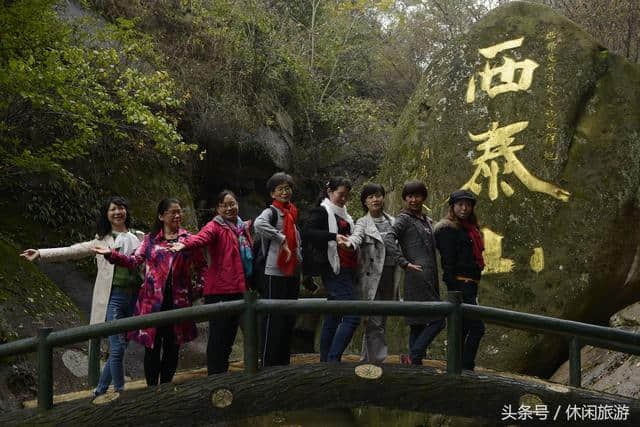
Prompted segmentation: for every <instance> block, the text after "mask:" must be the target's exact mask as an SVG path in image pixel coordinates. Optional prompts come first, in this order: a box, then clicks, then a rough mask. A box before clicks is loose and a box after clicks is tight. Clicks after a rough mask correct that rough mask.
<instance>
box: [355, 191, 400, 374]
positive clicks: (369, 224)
mask: <svg viewBox="0 0 640 427" xmlns="http://www.w3.org/2000/svg"><path fill="white" fill-rule="evenodd" d="M384 196H385V190H384V187H383V186H382V185H380V184H373V183H368V184H366V185H365V186H364V187H363V188H362V191H361V193H360V202H361V203H362V207H363V208H364V210H365V212H367V214H366V215H365V216H363V217H362V218H360V219H358V221H356V226H355V228H354V229H353V234H352V235H351V236H349V243H350V245H351V246H353V248H354V249H357V250H358V269H357V274H356V278H357V283H358V287H359V292H360V297H361V298H362V299H364V300H368V301H373V300H376V301H379V300H382V301H390V300H394V299H396V296H397V294H398V285H399V281H400V277H401V270H400V267H397V266H396V260H395V258H394V257H393V256H392V254H391V253H390V252H389V251H387V250H386V247H385V244H384V237H385V236H386V235H387V233H389V232H391V230H392V227H393V223H394V221H395V219H394V218H393V217H392V216H391V215H388V214H387V213H386V212H384ZM363 320H364V327H365V331H364V336H363V337H362V361H364V362H369V363H382V362H384V359H385V358H386V357H387V353H388V350H387V343H386V340H385V325H386V317H385V316H368V317H366V318H364V319H363Z"/></svg>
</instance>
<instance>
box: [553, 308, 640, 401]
mask: <svg viewBox="0 0 640 427" xmlns="http://www.w3.org/2000/svg"><path fill="white" fill-rule="evenodd" d="M609 326H611V327H613V328H620V329H625V330H628V331H632V332H640V302H637V303H635V304H632V305H630V306H628V307H626V308H624V309H622V310H620V311H619V312H617V313H616V314H614V315H613V316H611V319H610V321H609ZM580 355H581V361H582V387H584V388H588V389H592V390H597V391H603V392H607V393H613V394H620V395H622V396H628V397H633V398H635V399H637V398H638V397H640V357H639V356H634V355H630V354H625V353H619V352H616V351H611V350H605V349H602V348H597V347H592V346H585V347H583V348H582V351H581V353H580ZM551 381H554V382H558V383H562V384H568V381H569V362H565V363H564V364H563V365H562V366H561V367H560V368H559V369H558V370H557V371H556V373H555V374H553V376H552V377H551Z"/></svg>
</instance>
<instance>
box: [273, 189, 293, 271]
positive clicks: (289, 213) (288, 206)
mask: <svg viewBox="0 0 640 427" xmlns="http://www.w3.org/2000/svg"><path fill="white" fill-rule="evenodd" d="M271 204H272V205H273V206H275V207H276V208H278V209H280V211H281V212H282V213H283V214H284V217H283V218H282V233H283V234H284V237H285V241H286V242H287V246H288V247H289V250H290V251H291V258H289V261H288V262H287V261H286V259H287V254H286V253H285V251H283V250H282V249H280V252H279V253H278V268H280V271H282V272H283V273H284V274H285V275H287V276H291V275H293V274H294V273H295V272H296V267H297V266H298V256H297V253H298V240H297V239H296V221H297V220H298V209H297V208H296V206H295V205H294V204H293V203H291V202H287V203H282V202H279V201H277V200H273V201H272V203H271Z"/></svg>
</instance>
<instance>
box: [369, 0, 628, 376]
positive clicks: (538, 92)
mask: <svg viewBox="0 0 640 427" xmlns="http://www.w3.org/2000/svg"><path fill="white" fill-rule="evenodd" d="M521 37H522V38H523V39H522V40H521V41H520V43H519V44H518V43H517V42H513V41H514V40H519V39H520V38H521ZM506 41H512V43H511V46H509V47H506V48H505V49H500V48H499V47H497V48H495V49H494V52H491V53H494V54H495V56H491V53H489V52H487V51H482V52H484V54H483V53H482V52H481V51H479V49H484V48H487V47H491V46H494V47H495V46H499V45H500V44H501V43H503V42H506ZM502 47H505V46H504V45H503V46H502ZM507 58H510V59H511V60H513V61H515V64H516V66H515V74H514V75H513V76H509V75H507V74H504V75H502V74H499V73H496V74H495V75H494V76H493V78H492V79H491V80H490V83H489V87H491V88H495V87H498V86H499V85H501V84H503V83H505V82H512V83H516V85H515V86H516V89H517V90H514V91H506V92H504V93H500V94H497V95H495V96H489V93H488V92H489V91H488V90H484V89H483V88H482V85H481V82H482V73H483V72H484V73H490V71H491V70H492V69H494V68H496V67H500V66H503V65H504V64H505V59H507ZM526 60H531V61H535V62H536V63H537V64H538V66H537V67H535V68H534V69H533V71H531V69H529V70H528V71H529V72H531V76H532V80H531V83H530V85H529V86H528V87H527V85H526V84H525V83H523V82H522V81H521V79H524V77H525V74H526V73H527V72H528V71H527V69H526V64H525V63H524V61H526ZM486 64H488V65H486ZM518 64H519V65H518ZM485 67H487V68H485ZM471 78H473V80H474V82H475V90H471V91H468V90H469V82H470V79H471ZM501 78H502V80H501ZM517 83H521V86H522V87H517ZM639 83H640V70H639V69H638V67H637V66H634V65H631V64H629V63H627V62H626V61H625V60H623V59H621V58H620V57H617V56H616V55H611V54H608V53H607V52H606V50H605V49H604V48H603V47H602V46H600V45H599V44H598V43H597V42H596V41H595V40H593V39H592V38H591V37H590V36H589V35H588V34H586V33H585V32H584V31H582V30H581V29H580V28H578V27H577V26H576V25H575V24H574V23H572V22H571V21H569V20H567V19H565V18H563V17H561V16H559V15H557V14H556V13H555V12H554V11H553V10H551V9H549V8H546V7H543V6H539V5H535V4H530V3H524V2H513V3H510V4H508V5H506V6H503V7H500V8H498V9H496V10H494V11H493V12H492V13H490V14H489V15H487V16H486V17H485V18H484V19H482V20H481V21H480V22H478V24H477V25H476V26H474V27H473V28H472V29H471V30H470V31H469V33H467V34H465V35H463V36H462V37H461V38H460V39H459V40H457V42H456V43H454V44H453V45H452V46H451V47H449V48H448V49H445V50H444V51H442V52H441V53H440V54H439V56H438V57H437V58H435V59H434V61H433V62H432V65H431V66H430V67H429V69H428V70H427V71H426V73H425V76H424V77H423V80H422V82H421V84H420V85H419V87H418V89H417V90H416V93H415V95H414V97H413V98H412V100H411V101H410V103H409V104H408V106H407V108H406V109H405V111H404V113H403V115H402V118H401V120H400V122H399V125H398V128H397V130H396V133H395V136H394V140H393V144H392V147H391V148H390V151H389V155H388V157H387V159H386V163H385V165H384V167H383V170H382V172H381V178H382V181H383V182H385V183H386V184H387V185H389V186H390V188H392V189H396V190H398V189H399V188H400V186H401V185H402V183H403V182H404V181H406V180H407V179H411V178H418V179H422V180H425V181H426V182H427V185H428V187H429V189H430V190H431V194H430V196H429V199H428V200H427V204H428V205H429V206H430V207H432V208H433V212H432V215H433V217H434V218H435V219H438V218H440V217H441V216H443V215H444V214H445V212H446V209H447V205H446V199H447V196H448V194H449V193H450V192H451V191H453V190H454V189H457V188H461V187H463V186H464V185H465V184H467V183H469V182H470V178H471V177H472V175H473V174H474V172H475V171H476V167H478V165H479V163H476V164H474V163H473V162H474V161H476V160H477V161H478V162H480V161H481V160H478V159H481V156H483V155H486V152H485V150H484V149H483V146H480V145H481V144H483V143H484V144H485V145H486V144H488V143H493V142H496V143H498V142H499V141H500V140H499V139H498V138H494V139H492V140H490V141H488V140H487V139H488V138H487V137H488V136H490V135H489V134H488V133H487V132H489V131H490V130H491V129H492V123H494V124H495V126H496V130H498V129H500V128H505V127H506V126H509V125H512V124H515V123H519V122H527V123H526V126H524V127H522V126H521V127H520V128H519V129H517V130H516V131H514V132H511V133H508V135H506V137H505V138H504V139H502V140H501V141H502V144H503V145H502V146H500V144H497V145H496V146H495V147H494V148H493V149H492V156H491V158H489V159H487V160H486V165H487V167H488V168H489V169H487V170H486V171H485V172H482V173H480V175H479V176H478V177H477V179H476V180H475V183H476V184H478V185H479V186H480V187H479V188H478V187H476V190H478V189H479V191H477V192H478V193H479V195H478V197H479V203H478V206H477V210H478V213H479V217H480V219H481V223H482V227H487V228H489V229H490V230H491V231H493V232H494V233H497V234H498V235H499V236H501V237H502V239H501V249H502V258H506V259H509V260H511V261H513V269H512V270H511V271H504V270H506V269H503V271H502V272H498V273H494V274H486V273H485V275H484V276H483V280H482V282H481V286H480V301H481V303H482V304H484V305H489V306H496V307H503V308H508V309H513V310H518V311H525V312H531V313H537V314H543V315H549V316H554V317H560V318H568V319H574V320H582V321H588V322H602V321H606V319H607V318H608V317H609V316H610V315H611V314H612V313H613V312H615V311H616V310H618V309H619V308H621V307H622V306H623V305H624V302H623V301H625V300H626V301H629V299H633V298H637V297H638V296H639V294H640V288H639V285H640V283H638V282H640V280H636V281H635V282H633V283H631V285H627V286H624V284H625V282H626V281H627V275H628V273H629V270H630V267H631V265H632V262H633V259H634V255H635V253H636V247H637V246H638V244H639V243H640V232H639V230H638V228H637V226H635V224H637V223H638V220H640V209H638V196H637V192H638V188H639V184H640V156H639V155H638V154H640V153H638V150H639V149H640V84H639ZM512 86H513V85H512ZM485 89H486V87H485ZM470 94H473V96H469V95H470ZM482 134H485V135H484V137H480V135H482ZM472 135H476V136H478V137H477V138H475V137H474V138H473V139H472ZM493 135H495V133H494V134H493ZM509 137H511V138H513V140H512V141H511V142H509V141H508V140H507V138H509ZM516 148H517V150H516ZM500 150H502V151H500ZM504 153H512V154H513V155H515V157H516V158H517V159H518V160H519V162H520V163H521V164H522V165H523V166H524V167H525V168H526V169H527V170H528V171H529V172H530V174H531V175H533V176H534V177H537V178H538V179H539V180H541V181H543V182H544V183H549V184H551V185H552V186H554V187H555V188H556V189H558V188H559V189H561V190H564V191H566V192H567V193H569V194H564V193H563V194H564V195H563V196H558V193H557V192H556V193H553V194H552V192H541V191H536V187H535V185H534V184H532V180H531V179H530V178H523V176H524V175H525V174H522V173H520V171H517V170H513V169H514V168H511V169H510V166H513V165H514V162H513V161H511V162H507V160H506V159H507V157H505V156H504ZM492 160H493V161H495V166H493V165H492V164H491V161H492ZM508 163H509V164H508ZM491 167H494V168H497V169H495V170H494V171H492V170H491ZM494 173H495V177H496V179H497V192H496V194H494V195H492V196H491V197H489V194H488V187H489V185H490V178H489V176H490V175H492V174H494ZM504 184H508V186H509V187H505V186H504ZM505 188H506V190H505ZM509 188H510V191H509ZM510 192H512V193H513V194H509V193H510ZM554 194H555V195H554ZM563 198H565V199H566V201H563V200H562V199H563ZM397 199H398V198H397V197H396V198H395V202H396V204H397V203H398V202H399V201H398V200H397ZM485 237H486V235H485ZM535 248H542V253H543V254H544V266H543V268H541V269H540V265H536V264H535V263H534V261H535V257H534V254H535V251H534V249H535ZM485 255H486V253H485ZM563 353H566V347H565V346H564V343H563V341H562V340H560V339H557V338H553V337H549V336H541V335H537V334H530V333H527V332H522V331H514V330H508V329H504V328H497V327H490V328H489V329H488V331H487V335H486V337H485V339H484V340H483V344H482V345H481V349H480V354H479V363H480V364H481V365H483V366H488V367H495V368H497V369H500V370H510V371H527V372H530V373H534V374H540V375H546V374H550V373H551V372H552V370H553V368H554V367H555V366H554V365H555V364H556V363H558V361H559V360H560V358H561V357H562V355H563Z"/></svg>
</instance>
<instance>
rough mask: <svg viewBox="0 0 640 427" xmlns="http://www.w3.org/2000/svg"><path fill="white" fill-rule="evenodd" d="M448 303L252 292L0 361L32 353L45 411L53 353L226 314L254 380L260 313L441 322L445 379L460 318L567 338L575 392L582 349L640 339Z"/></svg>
mask: <svg viewBox="0 0 640 427" xmlns="http://www.w3.org/2000/svg"><path fill="white" fill-rule="evenodd" d="M447 299H448V300H447V301H442V302H408V301H405V302H399V301H326V300H319V299H307V300H268V299H267V300H265V299H258V298H257V294H256V293H255V292H247V293H246V294H245V298H244V300H238V301H230V302H224V303H217V304H208V305H200V306H196V307H189V308H181V309H175V310H170V311H163V312H159V313H153V314H148V315H144V316H135V317H129V318H126V319H119V320H113V321H110V322H105V323H99V324H94V325H86V326H79V327H76V328H70V329H65V330H61V331H53V330H52V329H51V328H40V329H39V331H38V335H37V336H36V337H31V338H25V339H22V340H17V341H12V342H9V343H6V344H3V345H0V357H5V356H12V355H18V354H23V353H29V352H34V351H37V353H38V407H39V408H41V409H50V408H52V407H53V370H52V365H53V364H52V360H53V349H54V347H60V346H64V345H67V344H73V343H77V342H82V341H85V340H88V339H90V340H91V345H90V348H91V351H90V353H91V355H90V359H92V358H97V355H98V353H99V339H100V337H105V336H109V335H113V334H117V333H122V332H126V331H131V330H136V329H141V328H148V327H152V326H163V325H170V324H173V323H176V322H179V321H184V320H194V321H196V322H202V321H206V320H209V319H210V318H213V317H216V316H225V315H230V314H235V315H238V314H240V315H242V321H243V333H244V372H245V374H247V375H253V374H255V373H256V372H257V371H258V315H259V314H263V313H272V314H276V313H280V314H284V313H286V314H304V313H318V314H356V315H396V316H416V315H441V316H443V317H445V316H446V318H447V339H448V344H447V372H448V373H450V374H460V373H461V372H462V319H463V317H469V318H476V319H481V320H484V321H487V322H489V323H495V324H499V325H503V326H507V327H511V328H516V329H522V330H527V331H535V332H543V333H551V334H557V335H563V336H567V337H570V338H571V341H570V346H569V371H570V377H569V383H570V385H572V386H575V387H580V377H581V367H580V348H581V347H582V346H583V345H585V344H589V345H593V346H595V347H601V348H607V349H610V350H616V351H622V352H625V353H630V354H635V355H640V334H636V333H633V332H628V331H623V330H619V329H614V328H608V327H603V326H596V325H590V324H586V323H580V322H574V321H571V320H562V319H556V318H553V317H546V316H539V315H535V314H528V313H520V312H515V311H510V310H503V309H499V308H492V307H482V306H477V305H468V304H462V303H461V301H462V296H461V294H460V293H459V292H449V294H448V297H447ZM90 365H91V366H92V367H91V368H90V370H91V369H94V371H95V372H97V368H96V366H97V359H96V360H94V361H93V362H91V361H90ZM95 372H94V375H95ZM95 379H96V380H97V378H95Z"/></svg>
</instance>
